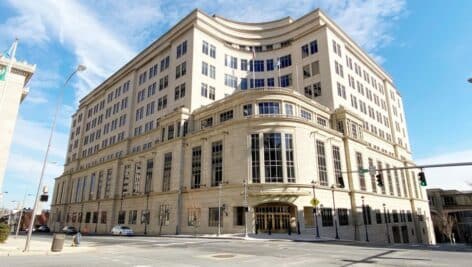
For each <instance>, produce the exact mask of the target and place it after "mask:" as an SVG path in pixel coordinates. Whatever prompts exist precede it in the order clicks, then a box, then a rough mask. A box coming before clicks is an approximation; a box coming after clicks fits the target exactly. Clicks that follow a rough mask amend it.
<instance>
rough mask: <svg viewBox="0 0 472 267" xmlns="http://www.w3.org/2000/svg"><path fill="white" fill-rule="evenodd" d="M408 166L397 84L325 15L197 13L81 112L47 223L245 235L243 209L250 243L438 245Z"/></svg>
mask: <svg viewBox="0 0 472 267" xmlns="http://www.w3.org/2000/svg"><path fill="white" fill-rule="evenodd" d="M413 165H414V162H413V161H412V156H411V146H410V142H409V139H408V132H407V127H406V118H405V113H404V109H403V102H402V96H401V95H400V93H399V91H398V90H397V89H396V88H395V86H394V84H393V80H392V78H391V77H390V76H389V75H388V74H387V73H386V72H385V71H384V70H383V69H382V68H381V67H380V66H379V65H378V64H376V63H375V62H374V61H373V60H372V59H371V58H370V57H369V56H368V55H367V54H366V53H365V52H364V51H362V49H361V48H359V46H358V45H356V44H355V43H354V41H353V40H352V39H351V38H350V37H349V36H348V35H346V34H345V33H344V32H343V31H342V29H341V28H339V27H338V26H337V25H336V24H335V23H334V22H333V21H332V20H331V19H329V18H328V17H327V16H326V15H325V14H324V13H323V12H322V11H320V10H315V11H313V12H310V13H308V14H307V15H305V16H303V17H301V18H299V19H297V20H293V19H291V18H283V19H280V20H276V21H271V22H263V23H241V22H236V21H231V20H228V19H225V18H222V17H219V16H208V15H207V14H205V13H203V12H202V11H200V10H194V11H193V12H191V13H190V14H189V15H187V16H186V17H185V18H183V19H182V20H181V21H180V22H179V23H177V24H176V25H175V26H174V27H172V28H171V29H170V30H169V31H168V32H167V33H165V34H164V35H163V36H161V37H160V38H159V39H158V40H156V41H155V42H153V43H152V44H151V45H150V46H149V47H147V48H146V49H144V50H143V51H142V52H140V53H139V54H138V55H137V56H136V57H135V58H134V59H132V60H131V61H130V62H128V63H127V64H126V65H125V66H123V67H122V68H121V69H119V70H118V71H117V72H116V73H114V74H113V75H112V76H110V77H109V78H108V79H107V80H105V81H104V82H103V83H102V84H101V85H99V86H98V87H97V88H95V89H94V90H93V91H92V92H91V93H89V94H88V95H87V96H86V97H84V98H83V99H82V100H81V101H80V104H79V107H78V110H77V111H76V113H75V114H74V115H73V116H72V125H71V134H70V140H69V147H68V151H67V160H66V165H65V169H64V173H63V174H62V175H61V176H60V177H58V178H56V182H55V187H54V195H53V199H52V206H51V212H52V215H51V220H50V226H51V229H53V230H54V229H56V230H57V229H59V228H60V227H63V226H65V225H73V226H76V227H78V228H80V229H81V230H82V231H88V232H97V233H106V232H109V231H110V229H111V228H112V227H113V226H114V225H116V224H125V225H129V226H130V227H131V228H133V230H134V231H135V232H137V233H143V234H149V235H158V234H161V233H162V234H164V233H165V234H175V233H177V234H180V233H187V234H201V233H217V232H218V231H220V232H221V233H243V232H244V229H245V225H246V214H245V211H246V208H245V206H246V203H247V204H248V206H249V208H248V213H247V227H248V229H249V232H250V233H255V232H256V231H257V232H267V231H269V230H270V231H272V232H287V233H288V231H289V229H290V230H291V231H292V232H294V233H295V232H296V231H297V230H299V231H300V232H301V233H302V234H310V235H312V234H313V233H314V229H315V226H316V225H318V226H319V228H318V229H319V232H320V236H321V237H329V238H334V237H335V232H336V229H337V230H338V234H339V237H340V238H342V239H352V240H366V238H368V239H369V241H371V242H396V243H400V242H405V243H408V242H414V243H434V242H435V240H434V235H433V234H432V225H431V220H430V217H429V207H428V201H427V198H426V193H425V191H424V189H423V188H421V187H420V186H419V184H418V179H417V178H416V172H415V171H403V170H397V169H394V168H399V167H405V166H413ZM369 166H375V167H377V168H379V169H382V168H388V169H391V170H389V171H385V172H383V177H384V184H385V185H384V186H383V187H379V186H378V185H377V183H376V180H375V174H373V175H371V174H369V173H359V172H358V170H359V169H367V168H369ZM312 182H314V183H312ZM245 183H247V202H246V201H245V197H244V196H245V194H244V191H245V190H244V189H245V186H244V184H245ZM341 183H344V185H345V187H344V188H342V187H341ZM313 194H316V199H318V200H319V201H320V205H319V208H318V209H316V212H317V213H316V215H317V219H318V221H317V222H315V219H314V216H313V215H314V214H313V208H312V206H311V204H310V201H311V200H312V199H313V197H314V196H313ZM218 229H219V230H218Z"/></svg>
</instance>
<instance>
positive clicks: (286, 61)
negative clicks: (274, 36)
mask: <svg viewBox="0 0 472 267" xmlns="http://www.w3.org/2000/svg"><path fill="white" fill-rule="evenodd" d="M279 62H280V68H281V69H283V68H286V67H289V66H291V65H292V57H291V55H286V56H283V57H280V58H279Z"/></svg>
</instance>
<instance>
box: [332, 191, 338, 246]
mask: <svg viewBox="0 0 472 267" xmlns="http://www.w3.org/2000/svg"><path fill="white" fill-rule="evenodd" d="M335 188H336V185H334V184H333V185H332V186H331V195H332V197H333V212H334V215H335V217H334V229H335V231H336V239H339V233H338V220H337V218H338V212H337V211H336V202H335V201H334V189H335Z"/></svg>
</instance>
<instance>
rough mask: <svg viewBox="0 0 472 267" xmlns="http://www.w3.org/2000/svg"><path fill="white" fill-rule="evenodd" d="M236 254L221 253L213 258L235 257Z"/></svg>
mask: <svg viewBox="0 0 472 267" xmlns="http://www.w3.org/2000/svg"><path fill="white" fill-rule="evenodd" d="M234 256H235V255H232V254H220V255H213V256H212V257H213V258H218V259H228V258H233V257H234Z"/></svg>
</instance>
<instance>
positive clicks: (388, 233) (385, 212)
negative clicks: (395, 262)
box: [382, 203, 391, 243]
mask: <svg viewBox="0 0 472 267" xmlns="http://www.w3.org/2000/svg"><path fill="white" fill-rule="evenodd" d="M382 206H383V207H384V219H385V231H386V233H387V240H388V243H390V242H391V241H390V232H389V230H388V220H387V209H386V208H385V206H386V205H385V203H383V204H382Z"/></svg>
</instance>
